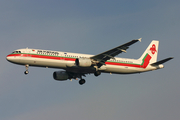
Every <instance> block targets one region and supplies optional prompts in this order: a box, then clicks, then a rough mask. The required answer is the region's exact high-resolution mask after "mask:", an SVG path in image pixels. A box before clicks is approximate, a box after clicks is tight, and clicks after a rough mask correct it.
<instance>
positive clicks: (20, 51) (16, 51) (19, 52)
mask: <svg viewBox="0 0 180 120" xmlns="http://www.w3.org/2000/svg"><path fill="white" fill-rule="evenodd" d="M12 53H21V51H14V52H12Z"/></svg>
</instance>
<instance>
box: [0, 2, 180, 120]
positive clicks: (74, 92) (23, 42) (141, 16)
mask: <svg viewBox="0 0 180 120" xmlns="http://www.w3.org/2000/svg"><path fill="white" fill-rule="evenodd" d="M179 11H180V1H178V0H171V1H166V0H165V1H164V0H147V1H143V0H139V1H136V2H135V1H132V0H129V1H127V0H121V1H119V0H103V1H101V0H91V1H84V0H76V1H73V0H68V1H67V0H60V1H59V0H51V1H48V0H39V1H37V0H31V1H30V0H16V1H13V0H8V1H5V0H2V1H1V2H0V18H1V20H0V41H1V44H0V50H1V52H0V60H1V61H0V83H1V84H0V106H1V108H0V119H1V120H24V119H26V120H32V119H34V120H36V119H39V120H41V119H43V120H49V119H52V120H59V119H62V120H72V119H73V120H109V119H112V120H119V119H122V120H178V119H179V118H180V103H179V99H180V81H179V79H180V74H179V73H180V71H179V67H180V65H179V58H180V56H179V51H180V48H179V45H180V41H179V38H180V34H179V28H180V23H179V21H180V15H179ZM140 37H142V38H143V39H142V42H138V43H136V44H135V45H133V46H131V47H130V48H129V49H128V50H127V53H123V54H120V55H119V57H127V58H139V57H140V56H141V54H142V53H143V52H144V50H145V49H146V47H147V46H148V45H149V43H150V42H151V40H153V39H155V40H159V41H160V46H159V53H158V60H161V59H164V58H166V57H171V56H172V57H175V59H173V60H172V61H169V62H167V63H166V64H165V68H164V69H161V70H157V71H152V72H147V73H142V74H134V75H109V74H102V75H101V76H99V77H95V76H94V75H87V77H86V80H87V82H86V84H85V85H83V86H80V85H79V84H78V82H77V81H72V82H71V81H64V82H57V81H55V80H53V77H52V73H53V72H54V71H56V70H57V69H45V68H35V67H30V69H29V71H30V73H29V74H28V75H27V76H25V75H24V74H23V72H24V71H25V67H24V66H18V65H14V64H11V63H9V62H7V61H6V59H5V58H6V55H7V54H9V53H11V52H12V51H14V50H15V49H19V48H26V47H29V48H39V49H49V50H58V51H68V52H77V53H89V54H98V53H101V52H104V51H106V50H108V49H111V48H113V47H116V46H118V45H121V44H124V43H125V42H128V41H130V40H132V39H137V38H140Z"/></svg>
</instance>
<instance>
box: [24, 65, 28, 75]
mask: <svg viewBox="0 0 180 120" xmlns="http://www.w3.org/2000/svg"><path fill="white" fill-rule="evenodd" d="M25 67H26V71H25V72H24V74H25V75H27V74H28V73H29V71H28V68H29V65H25Z"/></svg>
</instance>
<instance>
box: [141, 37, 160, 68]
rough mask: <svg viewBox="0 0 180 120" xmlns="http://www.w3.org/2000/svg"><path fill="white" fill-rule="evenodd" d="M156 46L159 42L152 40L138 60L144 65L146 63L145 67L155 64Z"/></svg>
mask: <svg viewBox="0 0 180 120" xmlns="http://www.w3.org/2000/svg"><path fill="white" fill-rule="evenodd" d="M158 46H159V41H157V40H153V41H152V42H151V43H150V44H149V46H148V47H147V49H146V50H145V52H144V53H143V54H142V56H141V57H140V58H139V60H142V61H143V62H144V63H146V65H145V66H147V65H148V64H150V63H155V62H156V61H157V55H158Z"/></svg>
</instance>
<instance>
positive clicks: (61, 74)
mask: <svg viewBox="0 0 180 120" xmlns="http://www.w3.org/2000/svg"><path fill="white" fill-rule="evenodd" d="M53 78H54V79H55V80H58V81H65V80H67V79H69V75H68V74H67V72H66V71H55V72H54V73H53Z"/></svg>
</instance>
